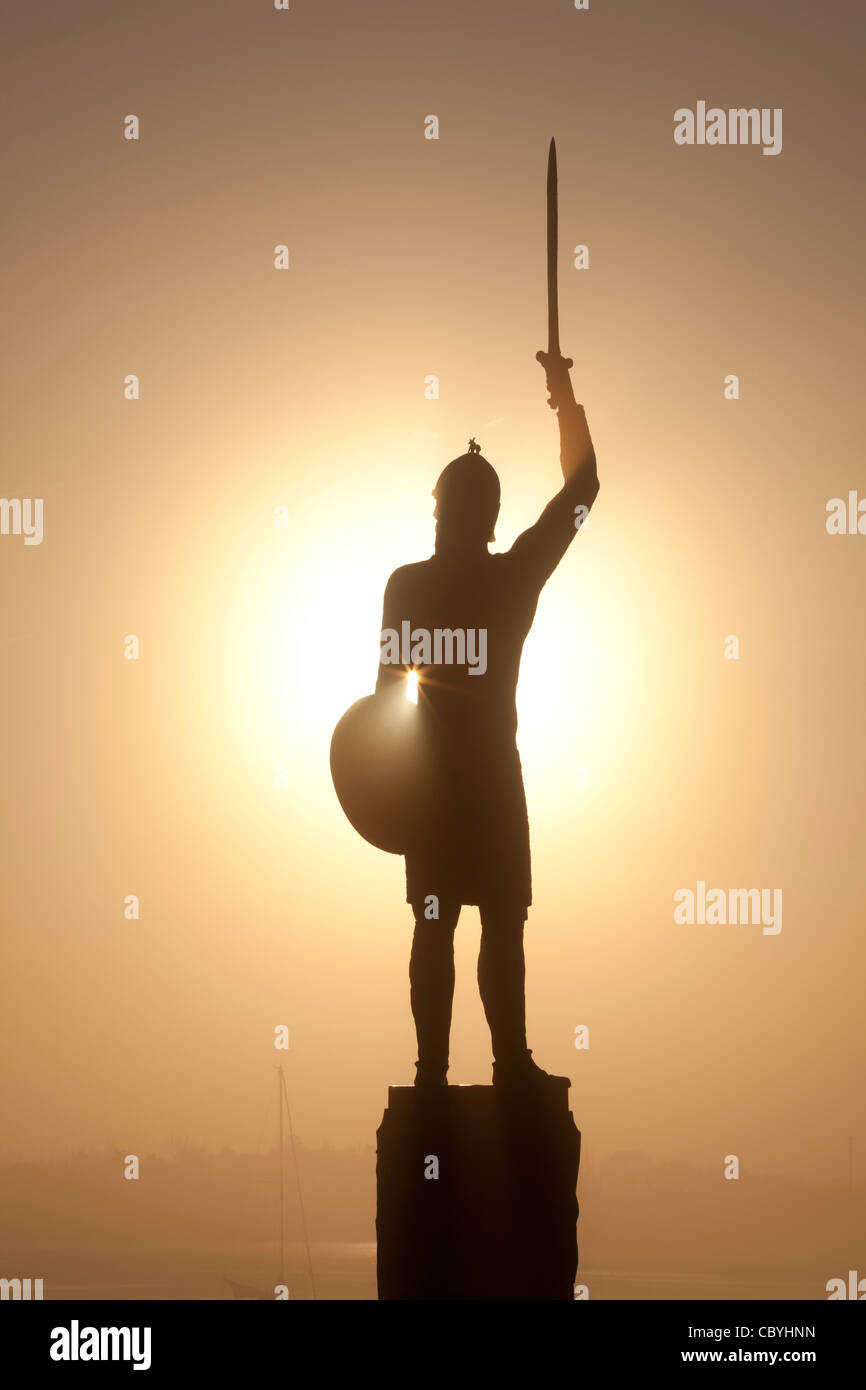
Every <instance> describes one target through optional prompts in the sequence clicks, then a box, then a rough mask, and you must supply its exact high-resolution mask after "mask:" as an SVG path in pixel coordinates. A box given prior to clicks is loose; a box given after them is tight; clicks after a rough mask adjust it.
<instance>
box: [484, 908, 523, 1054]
mask: <svg viewBox="0 0 866 1390" xmlns="http://www.w3.org/2000/svg"><path fill="white" fill-rule="evenodd" d="M525 922H526V912H525V909H524V908H522V907H520V908H509V907H505V908H502V907H497V908H490V907H482V908H481V950H480V951H479V954H478V988H479V991H480V993H481V1002H482V1004H483V1005H484V1013H485V1015H486V1017H487V1022H488V1023H489V1025H490V1036H491V1039H492V1042H493V1056H494V1059H495V1060H496V1061H497V1062H499V1063H501V1064H504V1065H506V1066H508V1065H510V1064H513V1063H514V1062H518V1061H521V1060H522V1059H524V1058H526V1057H527V1056H528V1053H527V1047H526V994H525V980H526V965H525V962H524V956H523V928H524V924H525Z"/></svg>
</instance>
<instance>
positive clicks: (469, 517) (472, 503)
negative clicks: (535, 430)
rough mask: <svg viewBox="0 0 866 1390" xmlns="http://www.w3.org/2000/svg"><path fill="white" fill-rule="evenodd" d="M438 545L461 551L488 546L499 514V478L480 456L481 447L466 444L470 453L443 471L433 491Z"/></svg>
mask: <svg viewBox="0 0 866 1390" xmlns="http://www.w3.org/2000/svg"><path fill="white" fill-rule="evenodd" d="M433 496H434V497H435V499H436V508H435V511H434V513H433V515H434V516H435V518H436V540H437V544H438V543H439V542H440V541H442V542H444V543H445V544H446V545H447V546H458V547H460V548H465V547H474V546H476V545H484V546H486V545H487V544H489V542H490V541H492V540H495V539H496V538H495V536H494V534H493V531H494V527H495V525H496V518H497V517H498V515H499V496H500V490H499V478H498V476H497V473H496V469H495V468H494V467H493V466H492V465H491V464H489V463H488V462H487V459H486V458H483V457H482V454H481V448H480V445H478V444H476V443H475V440H474V439H470V441H469V452H468V453H466V454H461V455H460V457H459V458H456V459H452V460H451V462H450V463H449V464H447V465H446V467H445V468H443V470H442V472H441V473H440V474H439V477H438V479H437V481H436V486H435V487H434V489H433Z"/></svg>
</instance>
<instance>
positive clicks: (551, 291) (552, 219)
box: [535, 140, 574, 410]
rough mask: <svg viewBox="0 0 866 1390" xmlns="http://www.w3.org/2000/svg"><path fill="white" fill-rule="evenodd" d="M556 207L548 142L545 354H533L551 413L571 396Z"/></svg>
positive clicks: (553, 154)
mask: <svg viewBox="0 0 866 1390" xmlns="http://www.w3.org/2000/svg"><path fill="white" fill-rule="evenodd" d="M557 219H558V203H557V180H556V141H555V140H551V142H550V151H549V153H548V156H547V352H537V353H536V354H535V356H536V358H537V360H538V361H539V362H540V363H541V365H542V367H543V368H544V371H545V374H546V376H547V389H548V391H549V393H550V399H549V401H548V402H547V404H548V405H549V406H550V408H551V410H558V409H559V407H560V405H562V404H563V403H564V400H567V399H568V398H569V397H570V396H571V394H572V393H571V383H570V381H569V377H568V369H569V367H573V366H574V363H573V362H572V360H571V358H570V357H563V356H562V353H561V352H560V350H559V293H558V280H557V269H556V257H557V250H558V229H557Z"/></svg>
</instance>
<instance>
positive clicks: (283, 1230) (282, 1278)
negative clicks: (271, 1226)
mask: <svg viewBox="0 0 866 1390" xmlns="http://www.w3.org/2000/svg"><path fill="white" fill-rule="evenodd" d="M277 1070H278V1071H279V1073H280V1074H279V1077H278V1078H277V1088H278V1091H279V1096H278V1099H279V1103H280V1283H281V1284H285V1282H286V1277H285V1276H286V1239H285V1233H286V1219H285V1210H286V1193H285V1173H286V1165H285V1163H284V1162H283V1090H284V1089H285V1084H286V1083H285V1079H284V1077H283V1064H282V1062H280V1065H279V1067H278V1068H277Z"/></svg>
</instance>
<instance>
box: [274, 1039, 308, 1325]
mask: <svg viewBox="0 0 866 1390" xmlns="http://www.w3.org/2000/svg"><path fill="white" fill-rule="evenodd" d="M280 1082H281V1084H282V1093H283V1095H284V1097H285V1100H286V1118H287V1119H288V1121H289V1143H290V1144H291V1146H292V1164H293V1165H294V1169H295V1182H296V1184H297V1188H298V1205H299V1206H300V1208H301V1227H302V1229H303V1232H304V1244H305V1245H306V1247H307V1268H308V1269H309V1271H310V1287H311V1289H312V1291H313V1300H314V1301H315V1298H316V1281H315V1279H314V1277H313V1256H312V1252H311V1250H310V1237H309V1234H308V1233H307V1217H306V1213H305V1212H304V1198H303V1194H302V1192H301V1175H300V1173H299V1172H298V1156H297V1154H296V1152H295V1131H294V1129H293V1127H292V1112H291V1110H290V1109H289V1093H288V1091H287V1090H286V1074H285V1072H284V1071H283V1066H282V1063H280ZM280 1114H281V1115H282V1110H281V1111H280Z"/></svg>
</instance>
